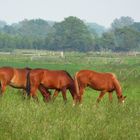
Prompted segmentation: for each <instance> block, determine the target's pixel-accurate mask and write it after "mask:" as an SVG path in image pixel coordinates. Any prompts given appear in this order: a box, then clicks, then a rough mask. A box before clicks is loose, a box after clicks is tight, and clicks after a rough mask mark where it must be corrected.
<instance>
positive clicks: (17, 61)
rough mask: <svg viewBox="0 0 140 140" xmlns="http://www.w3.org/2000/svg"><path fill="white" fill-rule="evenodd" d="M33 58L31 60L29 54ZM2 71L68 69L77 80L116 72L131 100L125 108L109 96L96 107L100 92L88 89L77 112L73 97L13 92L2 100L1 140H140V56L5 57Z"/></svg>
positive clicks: (17, 54) (9, 90) (49, 54)
mask: <svg viewBox="0 0 140 140" xmlns="http://www.w3.org/2000/svg"><path fill="white" fill-rule="evenodd" d="M29 54H30V55H29ZM0 66H14V67H20V68H22V67H31V68H40V67H41V68H48V69H64V70H67V71H68V72H69V73H70V74H71V75H74V73H75V72H76V71H78V70H81V69H91V70H96V71H100V72H113V73H115V74H116V75H117V77H118V79H119V81H120V83H121V85H122V89H123V94H124V95H126V96H127V99H126V102H125V104H124V105H120V104H118V102H117V98H116V95H115V93H114V95H113V103H112V104H110V103H109V102H108V95H106V96H105V97H104V98H103V100H102V101H101V103H100V104H99V107H96V106H95V103H96V98H97V96H98V92H97V91H94V90H91V89H89V88H87V89H86V92H85V94H84V100H83V106H82V107H78V106H77V107H72V98H71V96H70V94H69V92H68V93H67V98H68V103H67V104H64V103H63V100H62V96H61V94H60V95H59V96H58V98H57V99H56V101H55V102H54V103H48V104H45V103H44V102H43V100H42V97H41V94H40V93H39V92H38V96H39V104H38V103H36V102H34V101H33V100H30V101H29V100H23V97H22V95H21V93H20V92H19V90H17V89H13V88H11V87H7V90H6V93H5V95H4V97H2V98H1V99H0V140H139V139H140V133H139V130H140V55H139V54H137V55H125V54H112V53H74V52H71V53H64V54H63V56H62V54H61V53H59V52H58V53H53V52H43V53H42V52H36V51H32V52H28V54H27V53H26V52H22V53H20V51H17V52H15V53H12V54H4V53H3V54H0Z"/></svg>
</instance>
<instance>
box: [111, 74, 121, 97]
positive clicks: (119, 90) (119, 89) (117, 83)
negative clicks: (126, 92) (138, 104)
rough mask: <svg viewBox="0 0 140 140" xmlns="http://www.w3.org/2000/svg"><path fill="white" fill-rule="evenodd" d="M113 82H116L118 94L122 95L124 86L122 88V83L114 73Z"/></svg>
mask: <svg viewBox="0 0 140 140" xmlns="http://www.w3.org/2000/svg"><path fill="white" fill-rule="evenodd" d="M113 83H114V86H115V90H116V93H117V95H118V96H121V95H122V88H121V85H120V83H119V81H118V79H117V78H116V76H115V75H113Z"/></svg>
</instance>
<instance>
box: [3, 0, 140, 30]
mask: <svg viewBox="0 0 140 140" xmlns="http://www.w3.org/2000/svg"><path fill="white" fill-rule="evenodd" d="M68 16H76V17H79V18H80V19H82V20H85V21H88V22H96V23H98V24H100V25H103V26H106V27H109V26H110V24H111V23H112V21H113V20H114V19H115V18H119V17H121V16H130V17H132V18H133V19H134V20H135V21H139V22H140V0H0V20H5V21H6V22H8V23H9V24H11V23H13V22H18V21H21V20H23V19H25V18H26V19H33V18H42V19H45V20H53V21H62V20H63V19H64V18H65V17H68Z"/></svg>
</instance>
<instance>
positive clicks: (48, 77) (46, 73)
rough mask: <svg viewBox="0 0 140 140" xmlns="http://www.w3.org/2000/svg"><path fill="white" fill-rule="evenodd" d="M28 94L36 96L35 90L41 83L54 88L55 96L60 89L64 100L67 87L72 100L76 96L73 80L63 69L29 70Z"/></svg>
mask: <svg viewBox="0 0 140 140" xmlns="http://www.w3.org/2000/svg"><path fill="white" fill-rule="evenodd" d="M29 75H30V76H29V78H28V80H29V81H30V82H29V83H30V87H29V88H30V96H32V97H36V96H37V95H36V90H37V88H38V86H39V85H43V86H44V87H45V88H46V89H55V93H54V96H53V99H54V97H56V96H57V95H58V93H59V92H60V91H61V92H62V95H63V99H64V101H66V100H67V98H66V91H67V89H68V90H69V91H70V93H71V95H72V98H73V100H74V99H75V97H76V89H75V84H74V80H73V79H72V77H71V76H70V75H69V73H68V72H66V71H63V70H48V69H33V70H31V71H30V72H29Z"/></svg>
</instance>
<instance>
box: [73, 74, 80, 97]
mask: <svg viewBox="0 0 140 140" xmlns="http://www.w3.org/2000/svg"><path fill="white" fill-rule="evenodd" d="M77 74H78V72H76V74H75V76H74V84H75V88H76V93H77V95H78V96H79V84H78V80H77Z"/></svg>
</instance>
